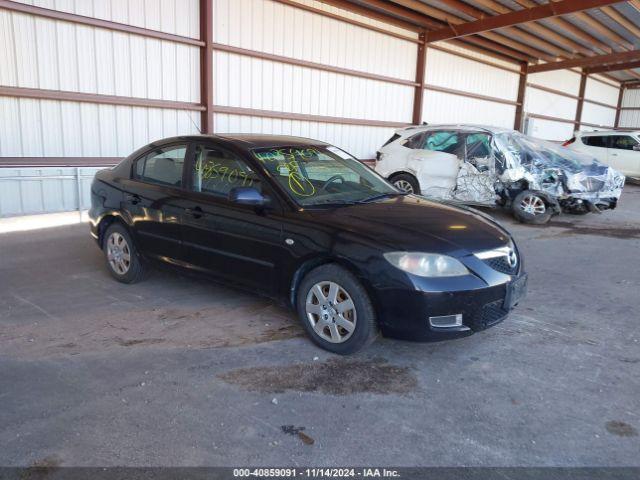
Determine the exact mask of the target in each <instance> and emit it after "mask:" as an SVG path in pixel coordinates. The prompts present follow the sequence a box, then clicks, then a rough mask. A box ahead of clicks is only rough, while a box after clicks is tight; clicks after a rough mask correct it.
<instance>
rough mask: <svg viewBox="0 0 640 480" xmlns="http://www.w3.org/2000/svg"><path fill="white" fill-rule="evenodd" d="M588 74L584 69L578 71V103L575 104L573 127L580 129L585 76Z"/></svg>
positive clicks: (585, 83) (585, 85) (585, 87)
mask: <svg viewBox="0 0 640 480" xmlns="http://www.w3.org/2000/svg"><path fill="white" fill-rule="evenodd" d="M588 76H589V75H588V74H587V72H585V71H584V70H583V71H582V72H581V73H580V90H579V91H578V105H577V106H576V120H575V122H573V129H574V130H576V131H577V130H580V125H581V123H582V108H583V107H584V93H585V91H586V89H587V77H588Z"/></svg>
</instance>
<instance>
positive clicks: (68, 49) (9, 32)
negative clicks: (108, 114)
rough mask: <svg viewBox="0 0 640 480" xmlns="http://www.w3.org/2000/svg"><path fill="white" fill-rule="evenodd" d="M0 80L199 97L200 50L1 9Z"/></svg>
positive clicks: (162, 96) (124, 93) (141, 94)
mask: <svg viewBox="0 0 640 480" xmlns="http://www.w3.org/2000/svg"><path fill="white" fill-rule="evenodd" d="M0 40H2V41H1V42H0V45H1V46H0V65H2V68H1V69H0V83H1V84H2V85H6V86H12V87H28V88H41V89H48V90H66V91H73V92H76V91H78V92H83V93H98V94H105V95H118V96H135V97H144V98H154V99H162V100H177V101H188V102H199V101H200V87H199V69H200V52H199V49H198V47H192V46H188V45H183V44H177V43H175V42H169V41H164V40H157V39H151V38H144V37H141V36H138V35H132V34H127V33H120V32H112V31H109V30H106V29H102V28H93V27H86V26H82V25H76V24H73V23H68V22H62V21H56V20H49V19H43V18H38V17H34V16H31V15H25V14H20V13H12V12H8V11H5V10H0Z"/></svg>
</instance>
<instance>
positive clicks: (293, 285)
mask: <svg viewBox="0 0 640 480" xmlns="http://www.w3.org/2000/svg"><path fill="white" fill-rule="evenodd" d="M328 264H335V265H338V266H340V267H342V268H344V269H345V270H347V271H348V272H349V273H351V274H352V275H353V276H355V277H356V278H357V279H358V281H359V282H360V283H361V284H362V286H363V287H364V289H365V290H366V292H367V294H368V295H369V299H370V300H371V302H372V303H373V306H374V309H375V310H376V311H377V310H378V302H377V298H376V296H375V294H374V289H373V287H372V285H371V283H370V282H369V281H368V280H367V278H366V276H365V275H363V273H362V271H361V270H360V269H359V268H358V267H357V266H356V265H355V264H353V263H352V262H350V261H349V260H347V259H345V258H342V257H337V256H332V255H321V256H316V257H312V258H307V259H305V260H303V261H302V262H301V263H300V264H299V265H298V268H297V269H296V271H295V272H294V274H293V276H292V278H291V282H290V290H289V304H290V305H291V306H292V307H293V308H295V307H296V297H297V295H298V288H299V287H300V284H301V283H302V280H303V279H304V277H305V276H306V275H307V274H308V273H309V272H310V271H311V270H313V269H315V268H317V267H319V266H321V265H328Z"/></svg>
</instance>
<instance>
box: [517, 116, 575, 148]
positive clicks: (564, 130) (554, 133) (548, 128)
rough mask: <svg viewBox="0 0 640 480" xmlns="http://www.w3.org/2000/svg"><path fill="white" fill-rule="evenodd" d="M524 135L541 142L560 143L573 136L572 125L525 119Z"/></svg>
mask: <svg viewBox="0 0 640 480" xmlns="http://www.w3.org/2000/svg"><path fill="white" fill-rule="evenodd" d="M525 133H526V134H527V135H531V136H532V137H536V138H541V139H543V140H553V141H557V142H562V141H565V140H568V139H570V138H571V137H572V136H573V124H572V123H564V122H554V121H552V120H543V119H540V118H529V119H527V129H526V131H525Z"/></svg>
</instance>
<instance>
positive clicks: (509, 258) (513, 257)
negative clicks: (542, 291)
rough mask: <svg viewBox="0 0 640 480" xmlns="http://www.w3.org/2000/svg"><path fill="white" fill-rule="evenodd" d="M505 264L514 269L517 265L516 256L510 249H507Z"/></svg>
mask: <svg viewBox="0 0 640 480" xmlns="http://www.w3.org/2000/svg"><path fill="white" fill-rule="evenodd" d="M507 262H508V263H509V266H510V267H511V268H516V265H518V256H517V255H516V252H514V251H513V250H511V249H509V254H508V255H507Z"/></svg>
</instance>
